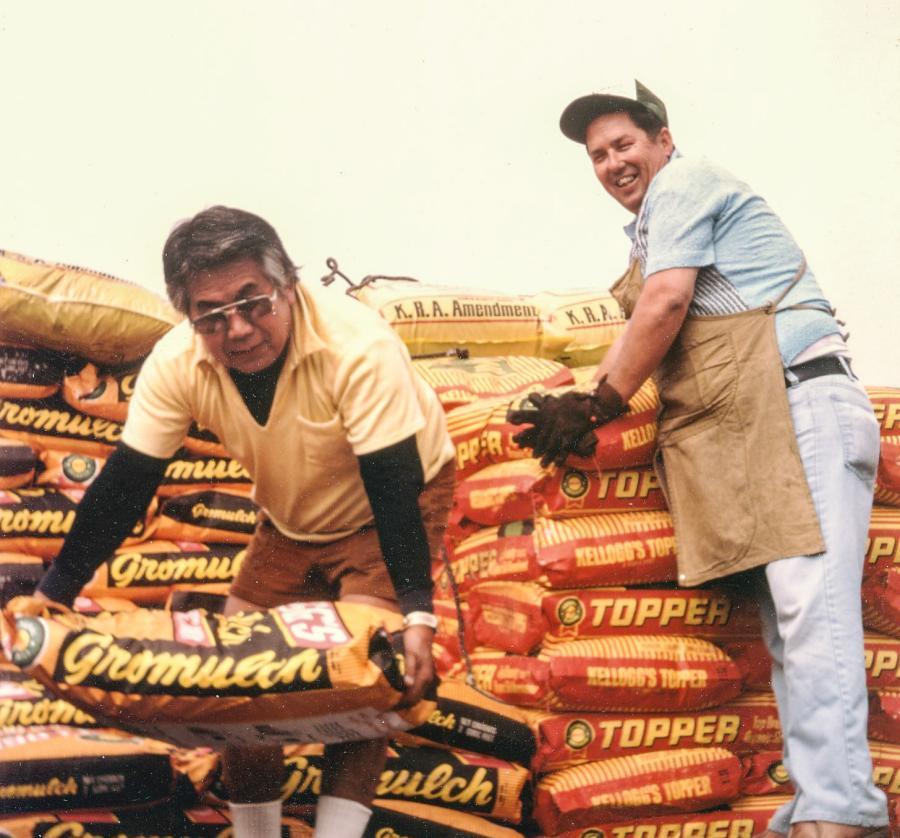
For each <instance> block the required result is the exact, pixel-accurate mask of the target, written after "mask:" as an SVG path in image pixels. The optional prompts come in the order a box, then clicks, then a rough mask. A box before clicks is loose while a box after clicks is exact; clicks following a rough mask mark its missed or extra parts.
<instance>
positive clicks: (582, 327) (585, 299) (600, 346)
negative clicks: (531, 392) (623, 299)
mask: <svg viewBox="0 0 900 838" xmlns="http://www.w3.org/2000/svg"><path fill="white" fill-rule="evenodd" d="M536 299H537V301H538V305H539V306H540V307H541V315H542V317H543V318H544V321H545V322H546V323H547V325H548V328H549V329H550V330H551V331H553V332H562V333H564V334H566V335H568V338H569V340H568V342H567V343H566V346H565V349H564V350H563V351H562V353H561V354H560V355H558V356H557V360H560V361H562V362H563V363H565V364H567V365H568V366H570V367H579V366H584V365H587V364H598V363H600V361H601V360H602V359H603V356H604V355H606V352H607V350H608V349H609V347H610V346H612V344H613V343H614V341H615V340H616V338H617V337H618V336H619V335H620V334H622V332H623V331H624V330H625V314H624V312H623V311H622V307H621V306H620V305H619V304H618V302H616V300H615V298H613V297H611V296H609V294H606V293H600V294H598V293H597V289H596V288H586V289H583V290H579V289H574V290H571V291H543V292H541V293H540V294H538V295H537V297H536Z"/></svg>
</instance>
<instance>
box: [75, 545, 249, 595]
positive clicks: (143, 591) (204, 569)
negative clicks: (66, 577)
mask: <svg viewBox="0 0 900 838" xmlns="http://www.w3.org/2000/svg"><path fill="white" fill-rule="evenodd" d="M245 554H246V547H245V546H244V545H242V544H203V543H201V542H195V541H162V540H154V541H145V542H142V543H140V544H135V545H134V546H132V547H122V548H119V549H118V550H116V552H115V553H114V554H113V556H112V557H111V558H109V559H107V560H106V561H104V562H103V564H101V565H100V566H99V567H98V568H97V570H96V571H95V573H94V576H93V578H92V579H91V580H90V582H88V583H87V585H85V587H84V592H85V593H86V594H88V595H89V596H119V597H124V598H126V599H130V600H133V601H134V602H139V603H142V604H145V605H162V604H164V603H165V601H166V599H168V597H169V595H170V594H171V593H172V591H173V588H174V586H175V585H190V586H194V587H196V586H198V585H203V584H206V585H216V586H218V585H222V584H227V583H230V582H232V581H233V580H234V577H235V576H236V575H237V572H238V570H240V567H241V564H242V562H243V561H244V555H245ZM212 590H213V592H215V591H217V590H218V588H213V589H212Z"/></svg>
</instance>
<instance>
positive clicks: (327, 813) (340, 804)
mask: <svg viewBox="0 0 900 838" xmlns="http://www.w3.org/2000/svg"><path fill="white" fill-rule="evenodd" d="M371 816H372V810H371V809H370V808H369V807H368V806H363V805H362V803H357V802H356V801H355V800H348V799H347V798H346V797H331V796H329V795H327V794H326V795H322V796H321V797H320V798H319V802H318V803H317V804H316V831H315V832H314V833H313V838H362V834H363V833H364V832H365V831H366V826H367V825H368V823H369V818H370V817H371ZM234 838H240V836H238V835H235V836H234Z"/></svg>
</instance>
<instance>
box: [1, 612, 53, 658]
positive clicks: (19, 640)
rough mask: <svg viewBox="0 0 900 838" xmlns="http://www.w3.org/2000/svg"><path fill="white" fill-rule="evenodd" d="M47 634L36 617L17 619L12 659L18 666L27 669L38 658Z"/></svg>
mask: <svg viewBox="0 0 900 838" xmlns="http://www.w3.org/2000/svg"><path fill="white" fill-rule="evenodd" d="M46 635H47V632H46V630H45V629H44V624H43V623H42V622H41V621H40V620H38V619H36V618H35V617H18V618H16V637H15V639H14V640H13V646H12V652H11V655H10V659H11V660H12V662H13V663H14V664H15V665H16V666H21V667H26V666H29V665H30V664H31V663H32V661H34V659H35V658H36V657H37V656H38V653H39V652H40V651H41V647H42V646H43V645H44V638H45V637H46Z"/></svg>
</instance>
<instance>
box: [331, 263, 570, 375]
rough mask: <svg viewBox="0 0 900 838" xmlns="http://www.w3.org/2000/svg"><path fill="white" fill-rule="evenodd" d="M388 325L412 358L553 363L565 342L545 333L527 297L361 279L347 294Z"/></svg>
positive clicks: (390, 279)
mask: <svg viewBox="0 0 900 838" xmlns="http://www.w3.org/2000/svg"><path fill="white" fill-rule="evenodd" d="M347 293H349V294H351V295H352V296H353V297H355V298H356V299H358V300H359V301H360V302H362V303H365V304H366V305H367V306H369V308H373V309H375V310H376V311H377V312H378V313H379V314H381V316H382V317H383V318H384V319H385V320H386V321H387V322H388V323H389V324H390V325H391V327H392V328H393V329H394V331H395V332H396V333H397V334H398V335H399V336H400V339H401V340H402V341H403V342H404V343H405V344H406V346H407V347H408V349H409V351H410V353H411V354H413V355H427V354H431V353H434V352H446V351H448V350H451V349H455V348H458V347H461V348H465V349H468V350H469V353H470V354H471V355H473V356H479V357H480V356H490V355H527V356H530V357H537V358H554V357H556V356H557V355H559V354H560V353H561V352H562V351H563V349H564V348H565V347H566V344H567V343H568V342H569V336H568V335H567V334H566V333H565V332H562V331H556V332H553V331H548V329H547V326H548V324H546V323H545V322H544V320H543V317H542V315H541V309H540V307H539V305H538V304H537V301H536V300H535V298H534V297H533V296H530V295H529V296H526V295H520V294H503V293H500V292H490V291H473V290H470V289H465V288H453V287H450V286H440V285H426V284H424V283H421V282H419V281H418V280H415V279H410V278H409V277H391V276H367V277H366V278H365V279H363V280H362V282H361V283H360V284H359V285H358V286H355V287H353V288H351V289H349V290H348V292H347Z"/></svg>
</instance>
